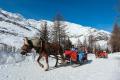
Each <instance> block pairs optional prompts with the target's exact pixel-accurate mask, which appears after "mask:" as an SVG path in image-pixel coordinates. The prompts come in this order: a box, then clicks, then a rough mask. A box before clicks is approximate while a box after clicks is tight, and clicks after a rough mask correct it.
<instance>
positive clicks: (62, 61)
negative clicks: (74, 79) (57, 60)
mask: <svg viewBox="0 0 120 80" xmlns="http://www.w3.org/2000/svg"><path fill="white" fill-rule="evenodd" d="M60 56H61V63H64V62H65V57H64V55H63V54H60Z"/></svg>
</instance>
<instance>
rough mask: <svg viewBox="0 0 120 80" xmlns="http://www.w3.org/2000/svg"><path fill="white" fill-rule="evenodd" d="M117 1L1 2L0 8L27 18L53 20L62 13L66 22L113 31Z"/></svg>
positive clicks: (33, 0)
mask: <svg viewBox="0 0 120 80" xmlns="http://www.w3.org/2000/svg"><path fill="white" fill-rule="evenodd" d="M116 4H117V0H0V8H2V9H4V10H7V11H10V12H15V13H20V14H22V15H23V16H24V17H25V18H33V19H36V20H40V19H47V20H53V17H54V16H55V15H56V14H57V13H61V14H62V16H63V17H64V19H65V20H67V21H70V22H74V23H78V24H81V25H85V26H92V27H95V28H97V29H104V30H107V31H110V32H111V31H112V27H113V25H114V23H115V18H116V15H117V14H116Z"/></svg>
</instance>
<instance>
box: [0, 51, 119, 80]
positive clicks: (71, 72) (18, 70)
mask: <svg viewBox="0 0 120 80" xmlns="http://www.w3.org/2000/svg"><path fill="white" fill-rule="evenodd" d="M88 56H89V62H88V63H86V64H84V65H81V66H76V67H75V66H74V67H73V66H71V65H66V66H60V67H58V68H53V67H52V66H50V70H49V71H44V70H43V69H42V68H40V67H39V65H38V64H37V63H36V60H33V58H32V57H31V56H29V57H27V58H26V59H25V60H24V61H22V62H19V63H14V64H4V65H0V80H120V77H119V74H120V53H114V54H110V55H109V58H108V59H102V58H101V59H98V58H97V59H96V58H95V56H94V55H93V54H89V55H88Z"/></svg>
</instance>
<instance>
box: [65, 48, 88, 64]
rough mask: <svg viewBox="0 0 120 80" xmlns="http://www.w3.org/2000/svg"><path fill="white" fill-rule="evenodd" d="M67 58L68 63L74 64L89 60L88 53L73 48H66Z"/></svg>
mask: <svg viewBox="0 0 120 80" xmlns="http://www.w3.org/2000/svg"><path fill="white" fill-rule="evenodd" d="M64 54H65V59H66V61H67V62H68V63H70V64H73V63H76V64H83V63H84V62H86V61H87V54H85V53H83V52H79V53H78V52H76V51H72V50H65V52H64Z"/></svg>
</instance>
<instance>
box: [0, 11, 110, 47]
mask: <svg viewBox="0 0 120 80" xmlns="http://www.w3.org/2000/svg"><path fill="white" fill-rule="evenodd" d="M42 21H43V20H39V21H37V20H34V19H26V18H24V17H23V16H22V15H20V14H17V13H11V12H7V11H5V10H2V9H0V43H4V44H7V45H11V46H15V47H17V48H20V47H21V45H22V43H23V38H24V37H25V36H27V37H32V36H35V35H36V34H39V29H40V26H41V23H42ZM45 21H47V20H45ZM47 23H48V25H49V26H50V25H52V24H53V22H51V21H47ZM65 25H66V26H67V32H68V35H69V36H70V37H71V38H70V39H71V41H72V42H73V43H74V44H75V43H76V42H77V40H78V38H79V39H80V40H81V41H83V40H84V39H85V38H88V36H89V35H93V36H94V38H95V39H96V40H97V41H98V42H100V43H101V42H102V43H105V44H106V43H107V40H108V39H109V37H110V33H109V32H107V31H104V30H97V29H95V28H92V27H87V26H82V25H79V24H75V23H70V22H67V21H65Z"/></svg>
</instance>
